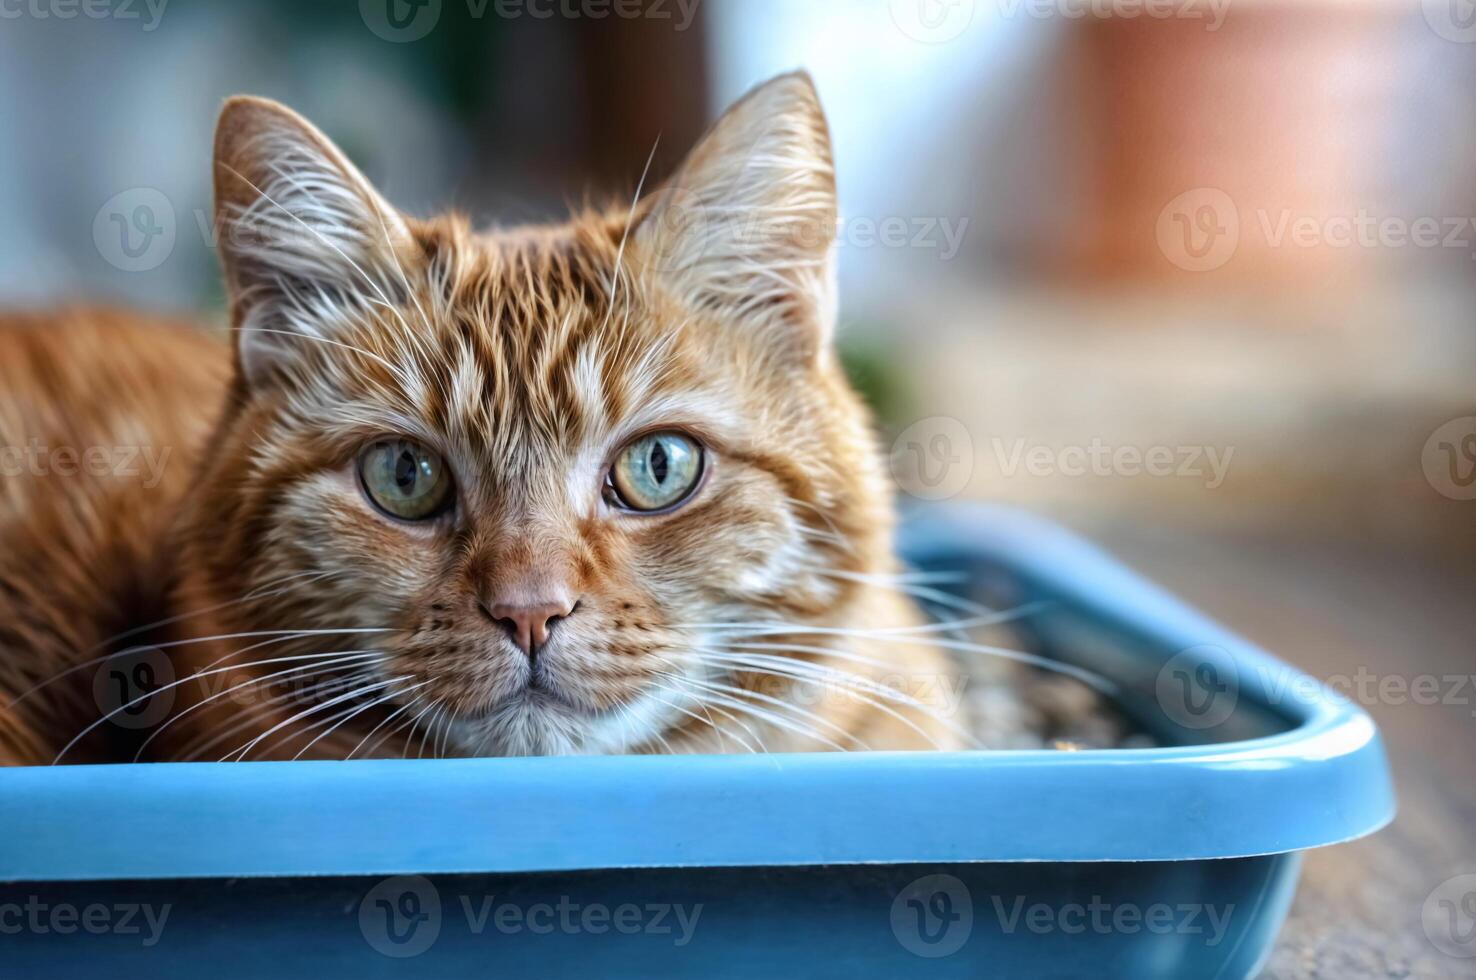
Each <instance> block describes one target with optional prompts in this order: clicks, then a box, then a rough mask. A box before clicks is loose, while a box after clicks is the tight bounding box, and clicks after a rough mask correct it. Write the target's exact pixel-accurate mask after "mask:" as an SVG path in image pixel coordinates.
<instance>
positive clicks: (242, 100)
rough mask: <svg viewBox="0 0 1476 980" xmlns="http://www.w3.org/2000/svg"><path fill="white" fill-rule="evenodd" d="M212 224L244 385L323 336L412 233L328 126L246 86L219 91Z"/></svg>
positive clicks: (286, 365)
mask: <svg viewBox="0 0 1476 980" xmlns="http://www.w3.org/2000/svg"><path fill="white" fill-rule="evenodd" d="M215 230H216V234H217V241H218V242H219V248H220V256H221V265H222V267H223V270H224V273H225V280H226V287H227V291H228V292H229V297H230V305H231V325H232V328H233V330H234V332H235V334H236V358H237V365H238V369H239V371H240V373H241V375H242V376H243V377H244V378H245V380H246V381H247V383H248V384H250V385H255V384H260V383H263V382H264V381H265V380H267V379H268V378H269V377H270V376H272V375H273V374H274V373H275V372H278V371H282V370H290V369H291V365H292V363H293V362H294V360H295V358H296V357H297V355H298V354H299V352H300V351H301V349H302V344H304V343H314V342H316V341H317V340H323V339H327V337H326V335H327V334H328V333H329V332H330V331H331V330H332V329H333V326H334V323H335V320H337V319H339V318H341V317H342V316H343V314H344V311H345V310H349V309H352V308H353V307H354V306H355V305H358V306H362V305H363V304H362V303H361V302H360V303H356V302H355V301H356V300H358V299H359V298H361V297H363V296H364V295H366V294H367V295H369V296H371V297H372V296H373V295H374V289H375V287H376V286H377V285H378V284H379V282H380V281H381V280H382V279H383V276H381V275H379V274H378V273H379V271H380V270H383V269H384V268H385V267H386V263H389V262H392V261H397V259H396V258H395V255H396V253H397V252H398V251H400V250H402V249H406V248H408V247H410V244H411V236H410V232H409V229H408V227H407V226H406V224H405V219H404V218H403V217H402V216H401V215H400V213H399V212H398V211H396V210H395V209H394V208H393V207H392V206H391V205H390V204H389V203H388V202H387V201H385V200H384V198H382V197H381V196H380V195H379V193H378V192H377V191H376V190H375V189H374V188H373V186H372V185H370V183H369V181H368V180H366V179H365V177H364V175H363V174H361V173H360V172H359V171H358V169H357V168H356V167H355V166H354V165H353V164H352V163H350V162H349V160H348V158H347V157H346V156H344V154H343V153H342V152H341V151H340V150H339V149H338V148H337V147H336V146H334V145H333V143H332V142H331V141H330V140H329V139H328V138H327V137H326V136H324V135H323V134H322V133H321V132H319V131H318V130H317V128H315V127H314V126H313V125H312V124H311V123H309V122H308V121H307V120H305V119H303V118H302V117H301V116H299V115H298V114H297V113H295V112H293V111H292V110H291V109H288V108H287V107H286V106H283V105H280V104H279V103H276V102H272V101H270V100H269V99H259V98H253V97H249V96H237V97H235V98H232V99H230V100H229V101H227V102H226V104H225V107H224V108H223V109H222V110H221V113H220V119H219V121H218V122H217V123H216V128H215Z"/></svg>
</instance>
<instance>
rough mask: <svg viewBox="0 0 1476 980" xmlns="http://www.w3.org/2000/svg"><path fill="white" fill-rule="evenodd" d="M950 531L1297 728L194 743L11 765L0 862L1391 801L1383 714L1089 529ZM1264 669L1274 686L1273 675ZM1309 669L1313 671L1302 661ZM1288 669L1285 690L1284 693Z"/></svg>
mask: <svg viewBox="0 0 1476 980" xmlns="http://www.w3.org/2000/svg"><path fill="white" fill-rule="evenodd" d="M911 531H912V535H911V537H912V539H913V540H914V541H916V540H920V539H926V538H927V536H928V535H930V534H933V535H938V534H943V535H946V536H947V537H948V539H949V542H950V544H951V545H952V546H954V547H957V546H959V545H960V544H961V543H962V544H966V545H967V546H969V547H973V548H982V549H987V550H988V551H989V552H990V553H991V554H992V555H993V556H994V557H995V558H997V559H998V560H999V561H1000V562H1001V563H1003V564H1004V565H1007V566H1009V567H1011V568H1012V569H1017V570H1018V571H1019V572H1020V573H1021V574H1023V575H1029V576H1032V577H1034V578H1036V579H1038V580H1040V581H1043V582H1046V583H1048V584H1049V587H1050V591H1051V593H1052V594H1053V596H1054V597H1055V598H1056V599H1057V600H1058V601H1061V602H1066V603H1073V604H1079V605H1081V606H1082V607H1083V608H1085V609H1089V610H1090V611H1091V612H1092V613H1093V615H1101V616H1105V617H1109V618H1111V619H1113V620H1116V621H1118V622H1122V623H1128V624H1131V625H1132V626H1133V627H1134V628H1135V629H1136V631H1137V632H1138V633H1139V634H1140V635H1142V636H1150V637H1152V638H1153V640H1154V642H1155V644H1156V645H1157V646H1158V647H1159V648H1161V649H1162V651H1163V654H1164V658H1165V660H1166V659H1167V658H1168V657H1169V656H1172V654H1173V653H1175V652H1177V651H1179V650H1183V649H1186V648H1189V647H1194V646H1198V645H1203V644H1213V645H1215V646H1217V647H1218V648H1221V649H1222V650H1224V651H1227V653H1228V656H1229V657H1230V658H1232V660H1233V666H1234V669H1237V670H1238V671H1239V676H1241V677H1242V678H1243V679H1244V680H1243V682H1242V690H1241V695H1240V696H1241V697H1242V698H1264V699H1266V700H1267V702H1268V703H1271V702H1272V701H1273V698H1272V695H1273V694H1274V695H1275V697H1274V703H1275V707H1276V710H1277V711H1278V712H1282V713H1286V714H1288V715H1289V716H1290V717H1291V718H1292V719H1293V720H1294V727H1293V728H1291V730H1288V731H1285V732H1282V733H1280V734H1276V735H1271V736H1268V737H1264V738H1257V739H1251V740H1245V741H1239V742H1229V743H1223V744H1218V745H1202V746H1187V747H1174V748H1157V749H1135V750H1107V751H1085V752H1070V753H1062V752H959V753H855V754H842V753H822V754H791V755H767V756H765V755H727V756H608V757H574V758H511V759H448V760H434V761H432V760H374V761H356V762H353V763H340V762H289V763H270V762H259V763H249V764H229V763H227V764H222V763H185V764H153V765H114V766H57V767H34V768H10V769H0V880H7V881H63V880H104V879H147V878H183V877H246V876H289V875H367V874H397V873H420V874H436V873H472V872H538V871H571V870H588V869H598V868H636V867H666V868H683V867H719V866H780V865H829V864H872V863H886V864H892V863H955V862H993V861H1001V862H1022V861H1056V862H1078V861H1086V862H1095V861H1185V860H1203V859H1215V858H1232V857H1248V856H1254V855H1264V854H1278V853H1286V852H1291V851H1298V850H1303V849H1306V848H1312V847H1319V846H1324V845H1328V844H1334V843H1338V842H1341V841H1345V840H1350V839H1353V838H1356V837H1360V836H1363V835H1366V834H1368V833H1371V832H1373V831H1375V830H1377V829H1379V828H1380V827H1382V826H1383V825H1384V824H1386V823H1388V822H1389V821H1390V820H1391V819H1392V818H1393V815H1394V810H1395V803H1394V795H1393V790H1392V787H1391V785H1390V781H1389V773H1388V767H1387V764H1386V761H1385V757H1384V752H1383V747H1382V744H1381V742H1380V739H1379V735H1378V732H1377V730H1376V728H1375V726H1374V724H1373V722H1372V720H1371V719H1370V718H1369V717H1368V716H1367V715H1366V714H1365V713H1364V712H1363V711H1362V710H1361V709H1359V708H1358V707H1356V706H1355V705H1352V704H1350V703H1348V702H1347V701H1346V700H1344V699H1342V698H1340V697H1339V696H1338V695H1336V694H1335V693H1333V692H1331V691H1329V690H1327V689H1325V688H1323V687H1321V686H1320V685H1312V684H1310V682H1307V683H1294V684H1290V685H1287V684H1286V683H1285V682H1286V681H1287V680H1288V679H1289V678H1290V679H1295V678H1300V677H1301V675H1299V674H1295V673H1293V672H1291V669H1290V668H1288V667H1286V666H1285V665H1283V664H1282V663H1280V662H1279V661H1277V660H1275V659H1274V658H1272V657H1270V656H1269V655H1267V654H1265V653H1263V652H1261V651H1259V650H1257V649H1255V648H1253V647H1251V646H1250V645H1248V644H1246V643H1245V642H1244V641H1242V640H1240V639H1238V638H1236V637H1235V636H1234V635H1232V634H1230V633H1229V632H1227V631H1226V630H1224V629H1223V628H1222V627H1220V626H1217V625H1215V624H1213V623H1211V622H1210V621H1209V620H1207V619H1206V618H1204V617H1203V616H1201V615H1200V614H1198V613H1196V612H1194V611H1193V610H1191V609H1189V608H1188V607H1187V606H1185V605H1184V604H1182V603H1180V602H1179V601H1177V600H1175V599H1173V598H1172V597H1170V596H1169V595H1168V594H1166V593H1164V592H1163V591H1162V590H1159V589H1157V588H1156V587H1154V586H1152V585H1150V584H1148V583H1147V582H1145V581H1144V580H1142V579H1141V578H1139V577H1138V576H1137V575H1135V574H1134V573H1132V572H1130V571H1128V570H1126V569H1125V568H1124V567H1122V566H1121V565H1119V564H1118V563H1116V562H1115V561H1113V560H1112V559H1110V558H1108V557H1107V556H1105V555H1104V554H1103V553H1102V552H1100V551H1098V550H1097V549H1096V548H1094V547H1092V546H1090V545H1088V544H1086V543H1085V542H1084V541H1082V540H1081V539H1079V538H1077V537H1075V536H1073V535H1071V534H1069V533H1067V532H1065V531H1063V530H1062V529H1060V528H1059V527H1056V526H1055V525H1051V524H1047V523H1045V522H1042V521H1040V520H1038V519H1035V518H1029V517H1026V516H1024V515H1022V514H1019V513H1017V512H1013V511H1005V510H1002V509H994V508H975V509H970V510H968V511H953V512H952V513H951V514H950V515H949V516H948V517H947V518H946V519H944V520H933V521H931V522H923V523H922V524H921V525H919V526H916V527H914V528H912V529H911ZM1268 677H1275V678H1277V681H1276V683H1277V685H1278V686H1277V688H1276V691H1270V690H1267V689H1266V688H1267V682H1266V681H1265V679H1266V678H1268ZM1302 680H1303V681H1305V678H1302ZM1289 690H1294V691H1295V693H1294V694H1288V693H1287V692H1288V691H1289Z"/></svg>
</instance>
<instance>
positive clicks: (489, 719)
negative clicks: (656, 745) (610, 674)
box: [451, 687, 669, 756]
mask: <svg viewBox="0 0 1476 980" xmlns="http://www.w3.org/2000/svg"><path fill="white" fill-rule="evenodd" d="M667 707H669V705H667V704H665V703H664V702H662V703H658V702H655V701H652V702H651V703H649V704H648V703H647V699H644V698H637V699H636V700H635V701H634V702H633V703H630V704H623V705H619V706H617V707H612V708H607V709H588V708H584V707H580V706H578V705H575V704H572V703H570V702H569V701H566V700H564V699H563V698H561V697H559V696H558V695H556V694H554V693H552V692H550V691H548V690H546V689H543V688H539V687H529V688H526V689H524V690H523V691H520V692H519V693H517V694H515V695H513V696H512V697H509V698H507V699H505V700H503V701H501V702H499V703H498V704H497V705H495V706H493V707H491V708H489V709H488V710H486V711H484V712H482V713H481V714H479V715H476V716H474V717H470V718H463V719H461V720H459V721H456V722H454V723H453V724H452V727H451V738H452V740H453V741H454V742H455V743H456V744H457V745H458V747H459V748H460V749H461V750H462V751H463V752H464V753H465V754H467V755H473V756H520V755H611V754H619V753H626V752H631V751H636V750H638V749H639V748H640V746H641V745H642V744H643V743H644V742H645V741H646V740H647V739H649V738H651V737H652V736H651V732H653V731H655V732H658V733H659V731H660V730H661V729H662V728H664V727H665V723H666V721H667V719H666V718H665V714H666V712H665V711H664V710H663V709H664V708H667ZM658 716H660V717H658Z"/></svg>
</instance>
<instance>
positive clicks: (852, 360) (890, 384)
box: [836, 321, 917, 431]
mask: <svg viewBox="0 0 1476 980" xmlns="http://www.w3.org/2000/svg"><path fill="white" fill-rule="evenodd" d="M904 335H905V334H904V332H903V331H902V330H900V329H898V328H897V327H896V326H895V325H885V326H884V325H881V324H876V323H864V322H854V321H853V322H851V323H848V324H846V326H845V327H844V329H842V330H841V331H840V332H839V336H838V338H837V340H836V347H837V351H838V353H839V355H840V362H841V367H842V368H843V369H844V370H845V372H846V377H848V378H850V379H851V384H852V385H854V386H855V388H856V391H857V392H859V393H860V395H861V398H862V399H863V400H864V401H865V402H866V404H867V405H868V406H869V407H870V408H871V410H872V412H873V413H874V414H875V415H876V424H877V427H878V428H880V429H881V430H882V431H888V430H892V429H895V428H897V426H898V424H899V423H900V422H902V420H904V419H906V418H908V417H909V413H910V412H911V411H912V409H913V407H914V406H915V405H916V403H917V393H916V391H915V390H914V389H913V386H912V385H911V383H910V382H909V376H908V374H907V372H906V370H905V368H904V365H905V364H906V358H905V355H904V354H903V353H902V350H901V348H900V347H899V345H897V344H896V343H894V342H892V341H891V340H889V339H887V338H891V337H901V336H904Z"/></svg>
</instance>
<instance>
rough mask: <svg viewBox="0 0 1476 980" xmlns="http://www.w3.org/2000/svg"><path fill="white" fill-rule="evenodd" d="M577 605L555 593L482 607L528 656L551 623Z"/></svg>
mask: <svg viewBox="0 0 1476 980" xmlns="http://www.w3.org/2000/svg"><path fill="white" fill-rule="evenodd" d="M577 605H578V603H577V602H574V601H572V600H570V599H568V598H567V597H566V596H563V595H559V596H556V597H555V596H548V597H545V598H542V599H537V600H534V601H531V602H494V603H493V604H492V605H490V606H489V605H484V606H482V608H483V610H485V611H486V613H487V616H488V618H490V619H491V620H492V621H493V622H495V623H496V624H497V625H499V626H501V627H502V628H503V629H504V630H506V631H507V635H508V636H509V637H511V638H512V641H513V642H514V643H516V644H517V645H518V649H519V650H522V651H523V652H524V653H526V654H527V655H528V656H529V657H532V656H533V655H534V654H536V653H537V652H538V648H539V647H541V646H543V645H544V644H545V643H547V642H548V631H549V630H550V629H552V628H553V625H554V623H557V622H558V621H559V620H561V619H563V618H564V617H566V616H568V615H569V614H570V613H572V612H573V611H574V607H575V606H577Z"/></svg>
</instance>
